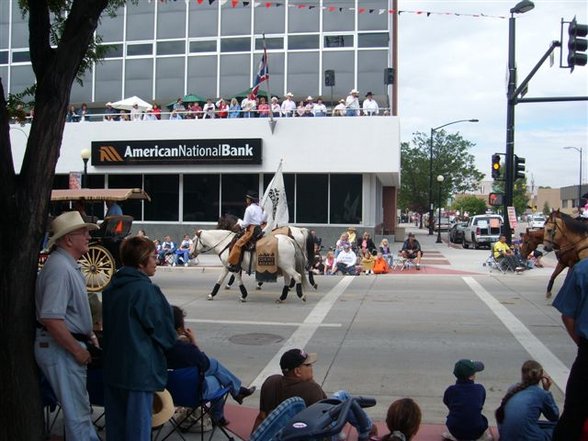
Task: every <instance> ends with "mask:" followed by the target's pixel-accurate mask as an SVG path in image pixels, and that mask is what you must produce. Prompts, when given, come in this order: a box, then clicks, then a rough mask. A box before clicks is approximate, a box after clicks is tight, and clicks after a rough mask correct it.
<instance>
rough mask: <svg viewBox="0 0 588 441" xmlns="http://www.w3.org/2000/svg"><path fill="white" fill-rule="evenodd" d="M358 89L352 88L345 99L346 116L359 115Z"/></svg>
mask: <svg viewBox="0 0 588 441" xmlns="http://www.w3.org/2000/svg"><path fill="white" fill-rule="evenodd" d="M358 97H359V91H358V90H357V89H352V90H351V92H349V96H348V97H347V99H346V100H345V107H346V108H347V113H346V115H347V116H359V98H358Z"/></svg>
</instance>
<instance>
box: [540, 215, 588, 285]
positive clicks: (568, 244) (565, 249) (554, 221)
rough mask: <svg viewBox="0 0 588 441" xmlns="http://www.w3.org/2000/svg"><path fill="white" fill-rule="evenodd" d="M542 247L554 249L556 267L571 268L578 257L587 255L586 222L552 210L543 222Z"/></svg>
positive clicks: (587, 228)
mask: <svg viewBox="0 0 588 441" xmlns="http://www.w3.org/2000/svg"><path fill="white" fill-rule="evenodd" d="M543 248H544V249H545V250H546V251H551V250H554V251H555V255H556V256H557V261H558V267H559V265H563V267H564V268H565V267H566V266H567V267H569V268H572V267H573V266H574V265H575V264H576V262H578V261H579V260H580V259H583V258H585V257H588V224H586V223H584V222H581V221H579V220H577V219H575V218H573V217H571V216H569V215H567V214H565V213H561V212H560V211H559V210H556V211H553V212H552V213H551V214H550V215H549V218H548V219H547V221H546V222H545V228H544V231H543ZM562 270H563V268H562ZM556 271H557V268H556ZM554 274H555V271H554ZM549 291H550V290H549Z"/></svg>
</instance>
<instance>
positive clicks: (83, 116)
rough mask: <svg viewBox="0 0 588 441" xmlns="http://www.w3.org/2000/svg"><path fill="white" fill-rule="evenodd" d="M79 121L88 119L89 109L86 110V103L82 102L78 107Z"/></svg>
mask: <svg viewBox="0 0 588 441" xmlns="http://www.w3.org/2000/svg"><path fill="white" fill-rule="evenodd" d="M79 115H80V122H83V121H90V111H89V110H88V105H87V104H86V103H82V107H81V108H80V112H79Z"/></svg>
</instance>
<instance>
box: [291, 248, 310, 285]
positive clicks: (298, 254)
mask: <svg viewBox="0 0 588 441" xmlns="http://www.w3.org/2000/svg"><path fill="white" fill-rule="evenodd" d="M291 240H292V242H293V243H294V250H295V254H294V261H295V265H294V268H295V269H296V272H297V273H298V274H300V279H301V280H302V288H310V283H308V278H307V277H306V260H307V259H306V256H305V255H304V251H303V250H302V249H301V248H300V247H299V246H297V245H296V241H295V240H294V239H291Z"/></svg>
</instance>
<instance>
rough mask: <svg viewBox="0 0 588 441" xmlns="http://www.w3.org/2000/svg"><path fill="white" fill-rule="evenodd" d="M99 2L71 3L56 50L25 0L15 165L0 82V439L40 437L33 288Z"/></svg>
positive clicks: (42, 6) (41, 6) (39, 2)
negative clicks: (25, 69)
mask: <svg viewBox="0 0 588 441" xmlns="http://www.w3.org/2000/svg"><path fill="white" fill-rule="evenodd" d="M107 3H108V1H107V0H75V1H74V3H73V5H72V7H71V10H70V11H69V15H68V19H67V22H66V25H65V28H64V32H63V37H62V39H61V41H60V43H59V45H58V47H57V48H55V49H54V48H51V47H50V45H49V10H48V7H47V2H46V0H45V1H44V0H36V1H29V14H30V19H29V33H30V39H29V45H30V53H31V61H32V64H33V70H34V71H35V76H36V80H37V93H36V96H35V117H34V120H33V122H32V125H31V131H30V135H29V139H28V143H27V149H26V152H25V156H24V160H23V164H22V168H21V170H20V173H18V174H17V173H16V172H15V170H14V167H13V160H12V153H11V146H10V137H9V130H10V127H9V124H8V115H7V112H6V102H5V100H4V89H3V87H2V83H1V81H0V206H2V208H3V213H2V216H0V243H1V244H2V253H1V254H0V341H1V342H2V344H0V360H2V362H1V363H0V378H2V380H1V381H0V397H2V399H1V400H0V439H2V440H11V441H13V440H14V441H17V440H23V441H31V440H41V439H43V415H42V409H41V400H40V393H39V380H38V376H37V368H36V364H35V361H34V354H33V343H34V332H35V312H34V310H35V308H34V290H35V279H36V273H37V259H38V254H39V248H40V243H41V240H42V237H43V234H44V232H45V228H46V219H47V213H48V207H49V199H50V195H51V188H52V185H53V177H54V175H55V165H56V164H57V159H58V158H59V150H60V147H61V140H62V136H63V129H64V125H65V114H66V111H67V105H68V103H69V95H70V91H71V86H72V83H73V81H74V78H75V76H76V74H77V71H78V68H79V66H80V63H81V61H82V59H83V57H84V55H85V53H86V51H87V49H88V45H89V43H90V41H91V38H92V35H93V33H94V31H95V30H96V27H97V24H98V19H99V17H100V14H101V13H102V11H103V10H104V8H105V7H106V5H107Z"/></svg>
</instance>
